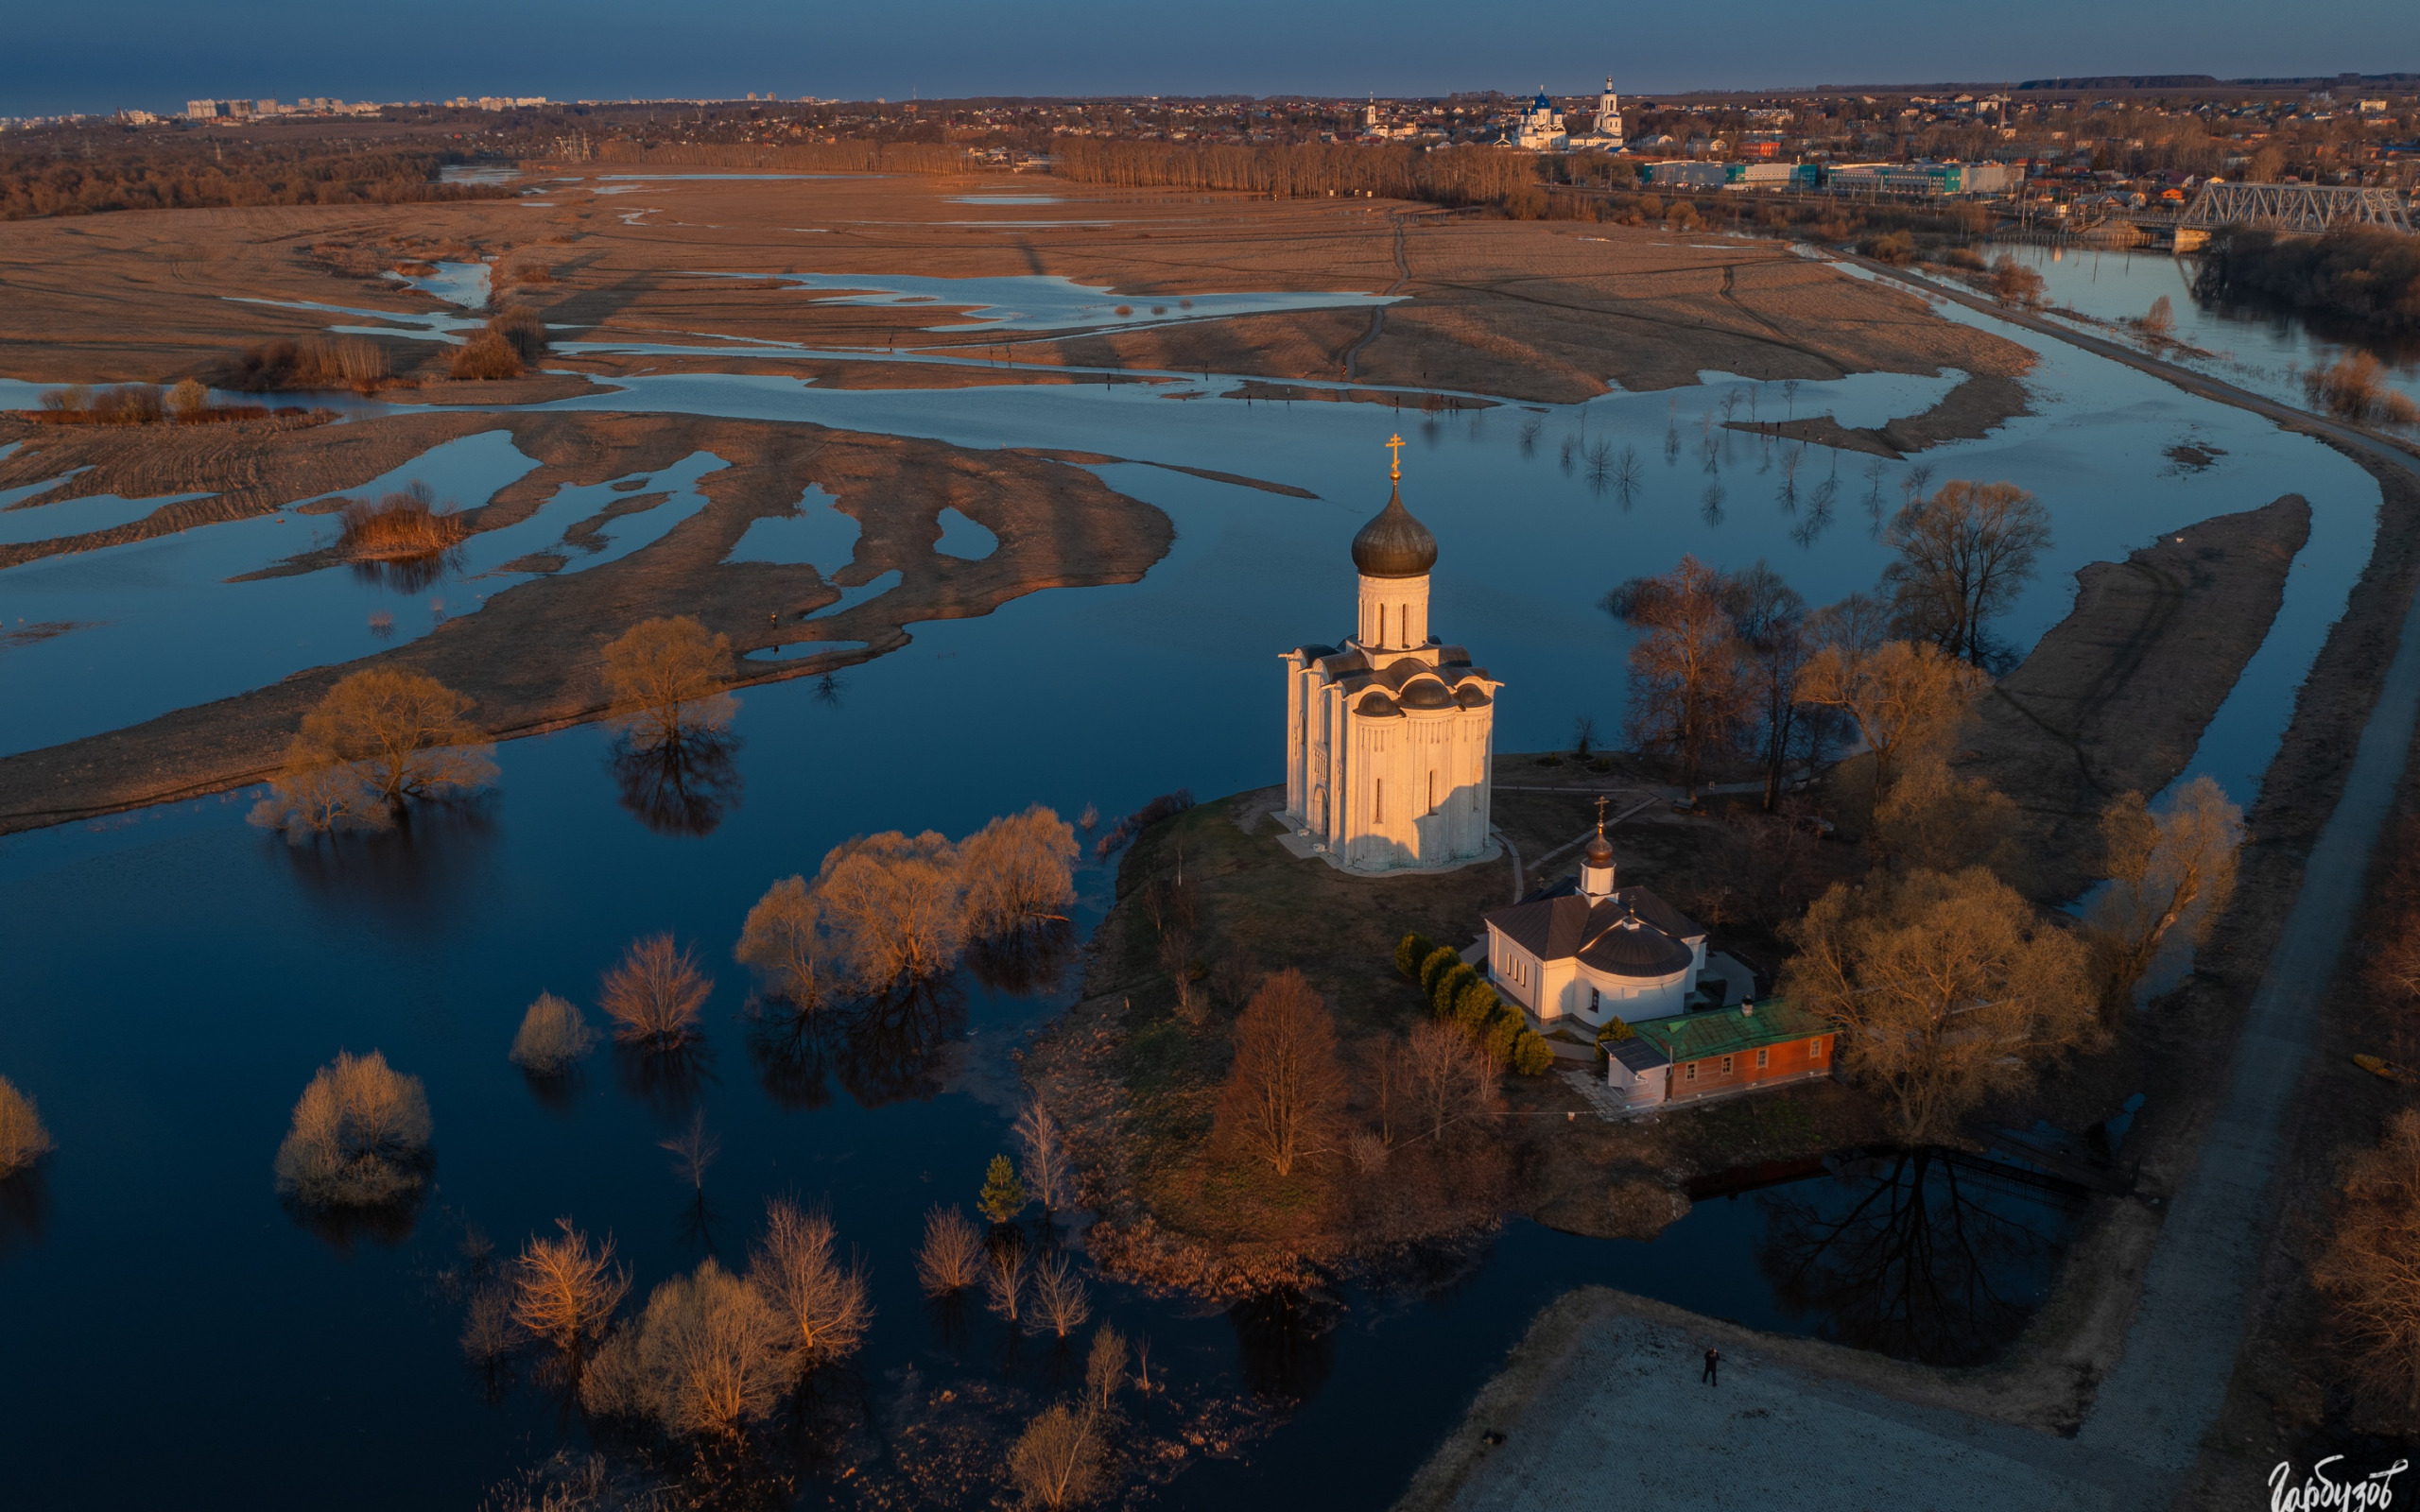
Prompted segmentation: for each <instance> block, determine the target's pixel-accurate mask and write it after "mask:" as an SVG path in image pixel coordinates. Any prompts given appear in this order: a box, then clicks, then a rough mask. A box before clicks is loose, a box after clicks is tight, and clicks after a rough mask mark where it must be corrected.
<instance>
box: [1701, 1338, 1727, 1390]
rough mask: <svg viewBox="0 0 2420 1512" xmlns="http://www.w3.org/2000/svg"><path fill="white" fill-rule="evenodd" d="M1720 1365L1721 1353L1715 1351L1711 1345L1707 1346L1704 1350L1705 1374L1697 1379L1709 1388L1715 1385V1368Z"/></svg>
mask: <svg viewBox="0 0 2420 1512" xmlns="http://www.w3.org/2000/svg"><path fill="white" fill-rule="evenodd" d="M1721 1363H1722V1351H1721V1350H1720V1349H1716V1348H1715V1347H1714V1346H1713V1345H1711V1344H1709V1345H1707V1346H1706V1349H1705V1374H1704V1375H1703V1376H1702V1377H1700V1378H1699V1379H1700V1380H1703V1382H1704V1383H1706V1384H1707V1385H1709V1386H1711V1385H1714V1384H1716V1382H1715V1379H1714V1372H1715V1367H1716V1366H1720V1364H1721Z"/></svg>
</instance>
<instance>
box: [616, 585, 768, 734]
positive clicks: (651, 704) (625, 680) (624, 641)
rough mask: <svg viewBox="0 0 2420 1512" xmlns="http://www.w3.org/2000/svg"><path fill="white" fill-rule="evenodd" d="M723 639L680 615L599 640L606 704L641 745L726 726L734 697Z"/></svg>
mask: <svg viewBox="0 0 2420 1512" xmlns="http://www.w3.org/2000/svg"><path fill="white" fill-rule="evenodd" d="M733 675H734V672H733V664H732V658H731V637H729V636H727V635H711V636H710V635H708V634H707V633H706V627H704V626H702V625H700V624H699V623H698V622H697V621H696V620H694V619H691V618H690V617H689V616H687V615H686V614H683V615H679V616H676V617H674V618H670V619H652V620H642V621H640V622H639V623H638V624H636V625H633V626H631V627H630V628H629V629H627V630H625V631H623V632H622V634H621V635H620V636H618V637H616V638H615V639H614V640H612V641H609V642H607V643H606V645H605V692H606V697H607V700H608V704H607V706H608V708H609V709H610V710H611V711H612V712H613V713H614V716H615V717H617V718H618V719H620V720H621V721H622V722H623V724H624V725H625V726H626V727H627V728H628V729H629V730H630V733H631V739H632V741H633V742H634V743H636V744H639V745H643V746H650V747H651V746H664V745H675V744H678V743H680V742H681V741H683V740H685V739H687V738H689V737H690V736H692V735H696V734H700V733H702V732H704V731H707V730H722V729H725V728H727V727H729V725H730V724H731V720H732V715H733V714H734V713H736V712H737V710H738V707H739V704H738V700H737V699H735V698H734V697H733V696H731V695H730V694H728V693H726V692H724V691H723V690H724V689H726V688H728V687H729V686H730V685H731V679H732V677H733Z"/></svg>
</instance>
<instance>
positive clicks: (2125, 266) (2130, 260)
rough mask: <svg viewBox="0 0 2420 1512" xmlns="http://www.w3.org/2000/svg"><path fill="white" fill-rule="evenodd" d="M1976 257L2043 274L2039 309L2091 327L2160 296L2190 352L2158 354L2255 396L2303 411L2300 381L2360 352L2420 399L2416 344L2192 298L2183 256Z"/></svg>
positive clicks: (1995, 250) (2034, 250)
mask: <svg viewBox="0 0 2420 1512" xmlns="http://www.w3.org/2000/svg"><path fill="white" fill-rule="evenodd" d="M1983 250H1984V252H1985V253H1986V255H1987V256H1989V257H1992V258H1997V257H1999V256H2000V255H2001V254H2003V253H2005V254H2007V255H2008V256H2010V257H2014V259H2016V261H2017V262H2019V263H2021V264H2023V265H2024V266H2027V267H2030V268H2031V269H2033V270H2034V271H2035V272H2037V273H2039V274H2041V275H2042V283H2043V299H2044V301H2045V302H2046V303H2047V304H2048V305H2050V306H2053V307H2054V308H2056V307H2065V308H2067V309H2072V310H2075V311H2077V312H2079V313H2080V314H2083V315H2086V316H2090V317H2091V318H2093V319H2094V320H2096V321H2122V320H2138V319H2140V318H2142V317H2143V316H2144V315H2146V314H2148V313H2149V312H2150V310H2151V307H2152V301H2156V300H2158V299H2160V298H2161V297H2163V296H2165V297H2166V298H2167V300H2168V303H2169V310H2170V311H2171V312H2172V313H2173V315H2174V317H2175V320H2176V327H2175V331H2174V333H2173V335H2174V337H2175V340H2176V341H2178V342H2181V343H2183V344H2184V347H2185V348H2188V349H2194V350H2180V349H2178V348H2175V347H2169V348H2166V349H2164V350H2163V351H2162V352H2161V353H2160V354H2161V355H2162V356H2165V357H2167V358H2168V359H2169V361H2171V362H2178V363H2182V364H2184V365H2185V366H2187V367H2188V368H2197V369H2201V370H2203V371H2204V372H2207V373H2209V374H2210V375H2211V376H2213V377H2216V378H2223V379H2225V380H2226V381H2227V382H2229V383H2232V384H2234V385H2236V386H2237V387H2242V388H2248V389H2251V390H2252V391H2253V392H2255V393H2257V394H2265V395H2267V396H2268V397H2270V398H2272V399H2279V400H2283V401H2285V402H2286V403H2287V404H2308V403H2309V401H2308V398H2307V397H2306V396H2305V394H2304V393H2303V387H2302V378H2301V374H2303V373H2304V372H2307V371H2308V370H2309V369H2313V368H2324V367H2325V366H2327V365H2328V364H2330V363H2333V362H2334V361H2336V360H2337V359H2338V358H2339V357H2342V356H2343V355H2345V354H2346V353H2347V352H2369V353H2370V354H2371V355H2372V356H2375V357H2377V359H2378V361H2379V362H2380V363H2382V364H2383V365H2384V366H2385V369H2386V379H2387V382H2388V383H2389V384H2391V385H2392V386H2393V387H2395V388H2397V389H2400V390H2401V391H2402V392H2403V393H2405V394H2407V395H2409V396H2411V398H2412V399H2414V400H2420V341H2410V340H2404V341H2379V340H2377V339H2376V338H2375V337H2373V336H2371V335H2367V334H2366V333H2363V332H2362V331H2360V330H2359V329H2358V328H2357V327H2355V326H2353V325H2351V324H2349V323H2347V324H2344V325H2342V326H2338V325H2331V324H2329V323H2327V322H2325V321H2313V320H2310V319H2308V318H2304V317H2303V316H2300V315H2297V314H2295V313H2293V312H2291V311H2286V310H2275V309H2270V308H2266V307H2262V306H2255V305H2241V304H2221V303H2204V302H2203V301H2199V300H2197V299H2195V298H2194V296H2193V277H2194V273H2195V272H2196V270H2197V269H2198V267H2199V266H2200V265H2199V264H2198V263H2197V262H2195V260H2194V259H2192V258H2190V257H2178V256H2176V255H2174V254H2172V253H2168V252H2145V251H2118V250H2110V251H2102V250H2099V249H2093V248H2078V247H2029V246H1999V245H1994V246H1991V247H1987V248H1985V249H1983ZM2084 329H2088V330H2091V331H2093V333H2094V334H2095V335H2101V336H2108V335H2117V336H2118V338H2119V339H2124V338H2125V337H2126V335H2127V333H2125V332H2122V331H2121V332H2116V333H2113V332H2111V331H2109V330H2107V329H2106V328H2104V327H2098V326H2086V327H2084Z"/></svg>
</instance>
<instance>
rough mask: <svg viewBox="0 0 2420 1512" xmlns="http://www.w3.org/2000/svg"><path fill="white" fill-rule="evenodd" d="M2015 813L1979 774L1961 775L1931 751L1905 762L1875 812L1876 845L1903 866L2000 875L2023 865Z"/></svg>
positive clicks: (2010, 802) (2010, 803)
mask: <svg viewBox="0 0 2420 1512" xmlns="http://www.w3.org/2000/svg"><path fill="white" fill-rule="evenodd" d="M2018 820H2019V816H2018V813H2017V808H2016V804H2015V802H2014V800H2013V799H2010V798H2009V796H2008V795H2007V794H2005V793H2003V792H2001V791H2000V790H1999V789H1998V788H1997V787H1994V786H1993V785H1992V784H1991V783H1990V782H1987V781H1985V780H1984V779H1982V778H1979V777H1961V776H1959V775H1958V774H1957V773H1955V772H1953V771H1951V770H1950V769H1949V763H1948V761H1947V760H1946V759H1945V757H1944V756H1943V755H1942V754H1941V753H1940V752H1939V751H1935V750H1925V751H1921V752H1919V753H1918V754H1917V755H1916V756H1915V757H1914V758H1913V759H1912V760H1910V761H1908V762H1906V763H1904V764H1903V765H1902V766H1901V768H1900V771H1899V774H1898V776H1897V778H1896V779H1895V780H1894V781H1893V782H1892V784H1891V791H1890V792H1889V794H1887V795H1886V796H1885V797H1884V798H1883V799H1882V801H1881V802H1880V804H1878V805H1877V806H1876V809H1875V811H1874V832H1873V839H1874V844H1875V849H1876V850H1877V851H1880V852H1881V853H1882V854H1883V855H1884V856H1887V857H1888V858H1889V859H1890V860H1891V861H1892V862H1893V864H1895V865H1896V866H1898V867H1899V868H1902V869H1904V870H1914V871H1959V870H1962V869H1964V868H1967V867H1970V866H1979V867H1986V868H1990V869H1991V870H1992V871H1993V872H1995V873H1997V875H1999V876H2000V877H2001V878H2003V879H2011V878H2014V877H2015V876H2016V874H2017V873H2018V872H2019V871H2020V870H2021V868H2022V867H2023V865H2024V854H2023V851H2022V850H2021V848H2020V847H2019V846H2018V845H2017V841H2016V834H2017V824H2018Z"/></svg>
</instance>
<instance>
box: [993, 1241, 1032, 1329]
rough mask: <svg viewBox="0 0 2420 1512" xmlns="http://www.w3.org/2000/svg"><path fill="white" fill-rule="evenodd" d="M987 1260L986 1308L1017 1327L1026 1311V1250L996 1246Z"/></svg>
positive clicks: (1011, 1245)
mask: <svg viewBox="0 0 2420 1512" xmlns="http://www.w3.org/2000/svg"><path fill="white" fill-rule="evenodd" d="M984 1258H985V1261H986V1264H985V1265H984V1268H983V1305H984V1306H986V1307H989V1308H990V1309H991V1310H992V1311H993V1312H994V1313H997V1314H999V1315H1000V1316H1002V1317H1004V1318H1006V1319H1008V1320H1009V1322H1010V1323H1011V1324H1014V1323H1015V1322H1016V1321H1017V1320H1018V1317H1019V1315H1020V1314H1022V1313H1023V1312H1024V1310H1025V1246H1023V1245H1018V1244H1004V1245H994V1246H991V1251H990V1253H989V1254H988V1255H986V1256H985V1257H984Z"/></svg>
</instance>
